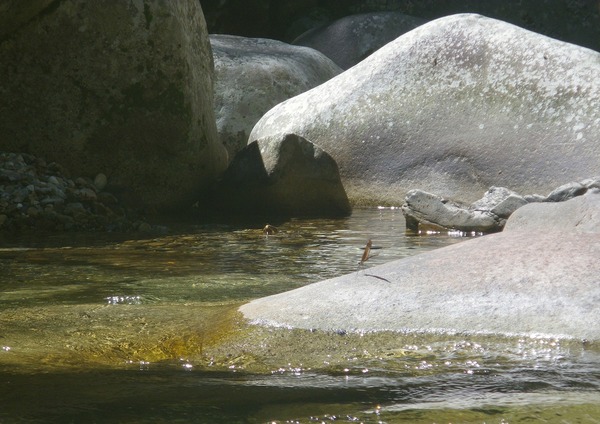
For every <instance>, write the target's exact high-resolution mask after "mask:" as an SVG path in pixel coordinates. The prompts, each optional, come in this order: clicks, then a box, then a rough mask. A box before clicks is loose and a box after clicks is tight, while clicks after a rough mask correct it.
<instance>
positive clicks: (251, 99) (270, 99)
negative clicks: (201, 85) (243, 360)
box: [210, 35, 342, 160]
mask: <svg viewBox="0 0 600 424" xmlns="http://www.w3.org/2000/svg"><path fill="white" fill-rule="evenodd" d="M210 42H211V45H212V49H213V55H214V60H215V116H216V119H217V130H218V132H219V137H220V138H221V141H222V142H223V144H224V145H225V147H226V148H227V151H228V152H229V159H230V160H231V159H233V157H234V156H235V154H236V153H237V152H238V151H240V150H241V149H242V148H243V147H244V146H245V145H246V144H247V142H248V136H249V135H250V132H251V131H252V128H253V127H254V125H255V124H256V123H257V122H258V120H259V119H260V118H261V117H262V116H263V115H264V114H265V113H266V112H267V111H268V110H269V109H271V108H272V107H273V106H275V105H277V104H278V103H281V102H283V101H284V100H287V99H289V98H291V97H294V96H296V95H298V94H301V93H303V92H305V91H307V90H309V89H311V88H313V87H316V86H317V85H319V84H322V83H324V82H325V81H327V80H329V79H331V78H332V77H334V76H336V75H338V74H339V73H340V72H341V71H342V70H341V69H340V68H339V67H338V66H336V65H335V64H334V63H333V62H332V61H331V60H330V59H328V58H327V57H325V56H324V55H322V54H321V53H319V52H317V51H316V50H313V49H310V48H306V47H301V46H292V45H289V44H286V43H282V42H280V41H275V40H267V39H261V38H245V37H236V36H233V35H211V36H210Z"/></svg>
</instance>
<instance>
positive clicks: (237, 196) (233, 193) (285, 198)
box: [214, 134, 350, 216]
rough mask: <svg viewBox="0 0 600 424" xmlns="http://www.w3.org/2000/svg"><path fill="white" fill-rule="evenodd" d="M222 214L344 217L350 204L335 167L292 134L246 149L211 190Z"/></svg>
mask: <svg viewBox="0 0 600 424" xmlns="http://www.w3.org/2000/svg"><path fill="white" fill-rule="evenodd" d="M215 197H216V198H215V199H214V204H215V205H219V207H222V208H223V211H222V212H223V213H232V214H234V213H240V211H243V213H244V215H261V216H344V215H348V214H349V213H350V205H349V203H348V198H347V196H346V193H345V191H344V187H343V186H342V183H341V181H340V176H339V172H338V168H337V165H336V163H335V161H334V160H333V159H332V158H331V156H329V155H328V154H327V153H326V152H324V151H323V150H321V149H320V148H318V147H316V146H315V145H313V144H312V143H311V142H309V141H308V140H306V139H304V138H302V137H299V136H297V135H295V134H286V135H284V136H282V137H281V138H266V139H261V140H258V141H255V142H253V143H251V144H249V145H248V146H247V147H246V148H245V149H243V150H242V151H241V152H240V153H238V155H237V156H236V157H235V158H234V160H233V162H232V163H231V165H230V166H229V168H228V169H227V171H226V173H225V175H224V177H223V181H221V183H220V184H219V186H218V187H217V190H216V195H215Z"/></svg>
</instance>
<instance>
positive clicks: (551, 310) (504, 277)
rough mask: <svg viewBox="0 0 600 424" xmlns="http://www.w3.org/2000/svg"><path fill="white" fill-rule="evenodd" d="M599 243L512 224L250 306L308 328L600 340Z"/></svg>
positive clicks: (270, 319) (269, 320)
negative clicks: (523, 229)
mask: <svg viewBox="0 0 600 424" xmlns="http://www.w3.org/2000/svg"><path fill="white" fill-rule="evenodd" d="M598 252H600V235H599V234H598V233H596V234H589V233H587V234H580V233H578V234H575V233H572V232H565V233H563V232H558V233H557V232H551V233H540V232H526V233H520V232H509V233H504V232H502V233H497V234H492V235H487V236H483V237H480V238H476V239H473V240H469V241H465V242H461V243H458V244H456V245H453V246H449V247H444V248H441V249H438V250H434V251H431V252H427V253H424V254H420V255H417V256H413V257H410V258H406V259H401V260H398V261H393V262H390V263H387V264H384V265H379V266H376V267H372V268H369V269H367V270H364V271H360V272H357V273H353V274H348V275H344V276H341V277H338V278H333V279H330V280H325V281H321V282H319V283H315V284H311V285H308V286H305V287H302V288H300V289H296V290H293V291H289V292H286V293H281V294H278V295H274V296H270V297H266V298H262V299H257V300H254V301H252V302H250V303H248V304H246V305H244V306H242V307H241V308H240V310H241V311H242V313H243V314H244V316H245V317H246V318H248V319H250V320H252V321H253V322H254V323H257V324H262V325H276V326H289V327H297V328H304V329H322V330H345V331H353V330H354V331H372V330H375V331H377V330H396V331H409V332H412V331H426V332H448V333H455V332H460V333H469V334H476V333H484V334H490V333H493V334H503V335H515V334H529V335H531V334H538V335H539V334H542V335H547V336H564V337H573V338H581V339H589V340H600V327H599V326H598V323H597V319H598V314H600V302H599V300H600V285H599V284H598V275H600V261H598ZM382 278H385V279H386V280H388V281H389V282H388V281H385V280H383V279H382Z"/></svg>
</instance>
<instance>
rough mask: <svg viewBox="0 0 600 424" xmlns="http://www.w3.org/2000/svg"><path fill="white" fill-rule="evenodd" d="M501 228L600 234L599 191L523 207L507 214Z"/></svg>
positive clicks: (511, 230) (519, 230) (514, 230)
mask: <svg viewBox="0 0 600 424" xmlns="http://www.w3.org/2000/svg"><path fill="white" fill-rule="evenodd" d="M504 231H505V232H521V231H539V232H546V231H565V232H570V233H600V190H599V189H596V188H593V189H591V190H589V191H588V192H587V193H586V194H584V195H583V196H578V197H574V198H572V199H570V200H567V201H565V202H558V203H547V202H544V203H532V204H530V205H527V206H523V207H522V208H520V209H519V210H517V211H516V212H515V213H513V214H512V215H511V216H510V218H509V219H508V221H507V222H506V225H505V227H504ZM596 254H600V252H596ZM599 258H600V257H599ZM599 282H600V280H599Z"/></svg>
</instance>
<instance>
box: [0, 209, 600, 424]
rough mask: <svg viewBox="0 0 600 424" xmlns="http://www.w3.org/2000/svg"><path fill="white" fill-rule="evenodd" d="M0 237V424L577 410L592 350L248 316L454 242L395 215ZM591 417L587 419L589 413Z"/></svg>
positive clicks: (453, 417)
mask: <svg viewBox="0 0 600 424" xmlns="http://www.w3.org/2000/svg"><path fill="white" fill-rule="evenodd" d="M265 224H266V223H264V222H257V223H251V224H245V225H241V224H236V225H206V226H198V225H175V226H171V227H170V230H169V231H166V232H165V233H164V234H155V235H151V236H142V235H139V236H137V237H135V238H132V236H131V235H126V236H123V235H118V234H102V235H98V234H93V235H89V234H88V235H82V234H79V235H68V236H66V237H65V236H53V237H45V238H33V237H32V238H29V239H26V238H23V237H21V238H13V239H9V238H6V237H5V238H4V239H0V347H1V350H0V382H1V384H0V422H20V421H23V422H35V421H40V422H48V421H56V422H177V421H181V422H270V421H280V422H286V420H288V422H321V421H327V422H328V421H338V422H360V421H362V422H424V423H425V422H441V421H444V422H450V421H453V422H483V421H487V422H489V421H490V420H491V421H492V422H501V420H507V421H506V422H519V421H527V420H531V419H532V417H533V418H534V421H535V420H536V419H539V420H540V421H541V420H547V421H548V422H552V421H553V420H554V419H555V418H556V417H561V419H564V420H566V421H569V420H571V421H578V422H586V420H587V419H588V418H590V419H591V417H598V416H600V407H598V406H597V405H600V395H599V393H600V391H599V389H600V366H599V364H600V354H599V350H598V347H597V346H595V345H592V344H587V345H584V344H582V343H580V342H575V341H563V340H545V339H535V338H532V339H515V340H496V339H495V338H494V337H492V336H485V337H483V336H481V337H478V338H477V337H475V338H474V337H473V336H469V337H466V336H461V335H452V336H450V335H431V334H429V335H424V334H388V333H375V334H330V333H321V332H312V333H311V332H307V331H300V330H285V329H269V328H258V327H248V326H246V325H245V323H244V322H243V321H242V320H241V318H240V317H239V314H237V312H236V309H237V307H238V305H239V304H241V303H243V302H245V301H247V300H249V299H253V298H257V297H261V296H266V295H269V294H273V293H278V292H281V291H285V290H289V289H292V288H295V287H299V286H302V285H305V284H308V283H311V282H315V281H319V280H322V279H325V278H329V277H333V276H337V275H340V274H343V273H348V272H353V271H356V270H357V266H358V262H359V260H360V258H361V256H362V250H361V248H362V247H363V246H364V245H365V243H366V241H367V240H368V239H372V240H373V253H375V255H374V256H373V257H372V258H371V259H370V260H369V261H368V262H367V264H366V265H367V266H372V265H376V264H379V263H383V262H387V261H390V260H394V259H398V258H402V257H406V256H410V255H414V254H417V253H420V252H424V251H427V250H430V249H433V248H438V247H442V246H445V245H448V244H452V243H456V242H460V241H463V240H464V239H465V238H464V237H449V236H447V235H431V236H427V237H419V236H407V235H406V234H405V232H404V219H403V217H402V215H401V213H400V212H399V211H398V210H395V209H385V210H357V211H355V213H354V214H353V215H352V216H351V217H349V218H345V219H337V220H292V221H288V222H283V223H271V224H275V225H276V226H277V227H278V228H279V232H278V233H277V234H276V235H270V236H268V237H267V236H265V235H264V234H263V233H262V231H261V229H262V227H263V226H264V225H265ZM590 422H591V421H590Z"/></svg>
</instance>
